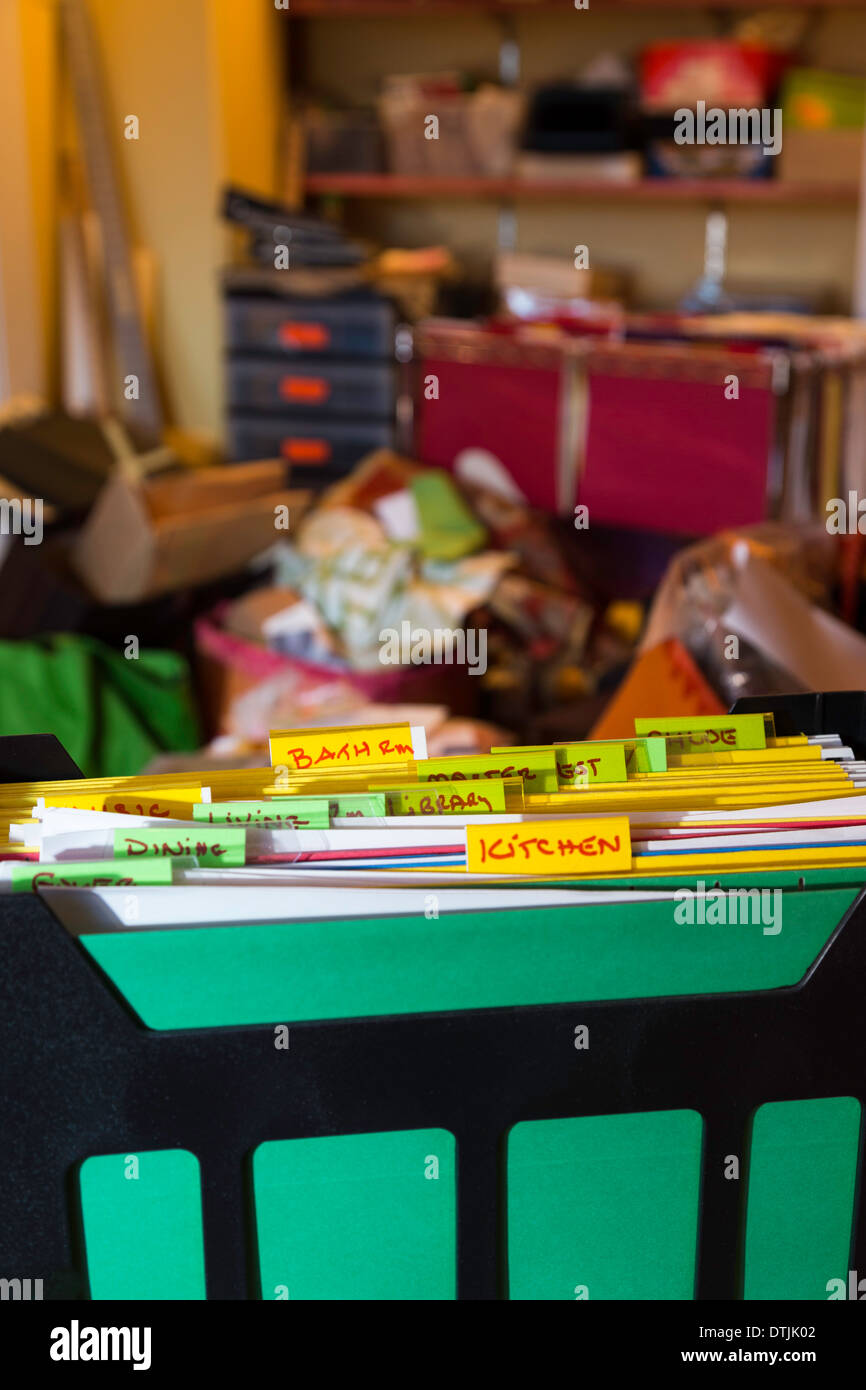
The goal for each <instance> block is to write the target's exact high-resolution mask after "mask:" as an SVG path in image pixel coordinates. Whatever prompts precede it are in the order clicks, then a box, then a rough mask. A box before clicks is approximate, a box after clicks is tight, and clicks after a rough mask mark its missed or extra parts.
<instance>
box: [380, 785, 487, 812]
mask: <svg viewBox="0 0 866 1390" xmlns="http://www.w3.org/2000/svg"><path fill="white" fill-rule="evenodd" d="M385 800H386V802H387V804H388V815H389V816H465V815H477V814H489V815H495V814H496V813H498V812H504V811H506V810H507V809H508V808H507V806H506V804H505V783H504V782H503V781H501V780H499V779H498V778H490V779H489V780H488V781H486V782H485V783H484V785H483V786H478V787H464V788H461V789H458V788H457V787H454V786H453V785H452V786H448V787H433V786H431V785H430V783H429V782H422V783H421V785H420V786H419V787H397V788H395V789H394V790H393V791H390V790H389V791H387V792H386V793H385Z"/></svg>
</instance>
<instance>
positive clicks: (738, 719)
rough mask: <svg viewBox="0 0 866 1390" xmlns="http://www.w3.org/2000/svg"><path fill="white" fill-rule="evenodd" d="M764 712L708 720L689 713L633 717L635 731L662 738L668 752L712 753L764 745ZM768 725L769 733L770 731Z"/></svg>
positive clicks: (721, 715)
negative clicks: (666, 743) (667, 744)
mask: <svg viewBox="0 0 866 1390" xmlns="http://www.w3.org/2000/svg"><path fill="white" fill-rule="evenodd" d="M768 718H772V716H768V715H765V714H719V715H714V716H713V718H711V719H702V718H697V717H695V716H694V715H690V714H679V715H666V716H664V717H660V718H658V719H636V720H635V721H634V729H635V733H636V734H644V735H646V736H647V737H649V738H658V737H662V738H666V739H667V740H668V743H669V745H670V751H671V752H672V753H712V752H714V751H716V750H724V749H732V748H766V746H767V722H766V721H767V720H768ZM772 732H773V729H772V724H771V725H770V733H771V734H772Z"/></svg>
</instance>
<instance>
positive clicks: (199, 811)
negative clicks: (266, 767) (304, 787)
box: [192, 796, 331, 830]
mask: <svg viewBox="0 0 866 1390" xmlns="http://www.w3.org/2000/svg"><path fill="white" fill-rule="evenodd" d="M330 810H331V803H330V800H329V798H328V797H327V796H285V797H274V798H273V799H272V800H270V801H213V802H211V803H210V805H201V806H196V807H194V808H193V815H192V818H193V820H195V821H204V822H205V823H206V824H207V825H220V824H225V825H260V826H262V827H263V828H264V829H265V830H282V829H283V828H284V827H285V828H287V829H290V830H293V829H300V830H327V829H328V826H329V825H330V823H331V822H330Z"/></svg>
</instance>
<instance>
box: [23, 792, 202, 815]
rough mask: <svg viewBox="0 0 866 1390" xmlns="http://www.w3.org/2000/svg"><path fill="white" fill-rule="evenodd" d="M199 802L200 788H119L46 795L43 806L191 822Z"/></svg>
mask: <svg viewBox="0 0 866 1390" xmlns="http://www.w3.org/2000/svg"><path fill="white" fill-rule="evenodd" d="M200 802H201V787H199V786H192V785H190V786H188V787H172V788H170V789H169V790H168V791H160V790H159V788H158V787H133V788H130V787H127V788H122V787H121V788H118V790H117V791H116V792H104V791H102V790H99V791H95V792H89V793H88V792H85V793H83V794H81V793H77V794H73V793H71V792H69V793H58V794H57V795H52V796H46V797H45V805H46V806H49V807H51V808H54V807H59V808H61V809H63V810H67V811H71V810H74V811H111V812H117V813H118V814H122V815H128V816H163V817H169V818H171V819H173V820H192V814H193V812H192V808H193V806H195V805H197V804H199V803H200Z"/></svg>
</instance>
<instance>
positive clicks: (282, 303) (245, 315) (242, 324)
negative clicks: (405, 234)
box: [226, 294, 394, 359]
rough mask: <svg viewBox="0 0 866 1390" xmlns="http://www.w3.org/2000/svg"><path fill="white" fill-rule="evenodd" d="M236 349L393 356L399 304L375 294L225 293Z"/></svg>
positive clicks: (231, 344)
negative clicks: (319, 296)
mask: <svg viewBox="0 0 866 1390" xmlns="http://www.w3.org/2000/svg"><path fill="white" fill-rule="evenodd" d="M226 312H227V316H228V325H227V326H228V346H229V349H230V350H231V351H232V352H271V353H279V354H280V355H281V356H303V357H313V356H315V357H318V356H322V357H380V358H391V359H393V356H394V309H393V307H392V305H391V303H390V301H389V300H387V299H384V298H382V297H380V296H378V295H372V294H357V295H355V294H353V295H340V296H335V297H333V298H330V299H302V298H300V297H297V296H294V297H292V298H289V297H288V296H285V295H279V296H276V295H260V294H252V295H246V294H230V295H228V296H227V298H226Z"/></svg>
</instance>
